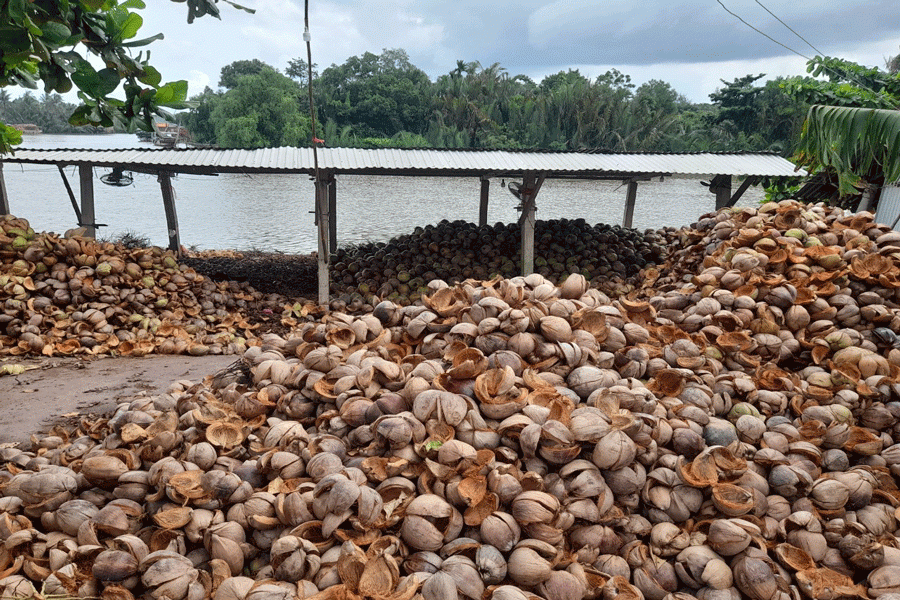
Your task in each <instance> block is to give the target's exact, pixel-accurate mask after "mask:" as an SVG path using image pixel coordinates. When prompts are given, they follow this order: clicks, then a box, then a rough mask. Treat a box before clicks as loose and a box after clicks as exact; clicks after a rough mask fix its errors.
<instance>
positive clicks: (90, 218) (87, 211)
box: [78, 164, 97, 238]
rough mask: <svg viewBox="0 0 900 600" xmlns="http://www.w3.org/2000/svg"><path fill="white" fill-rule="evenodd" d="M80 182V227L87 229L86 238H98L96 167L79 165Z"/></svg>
mask: <svg viewBox="0 0 900 600" xmlns="http://www.w3.org/2000/svg"><path fill="white" fill-rule="evenodd" d="M78 180H79V184H80V185H79V187H80V191H81V221H80V222H79V223H78V225H79V226H81V227H84V228H85V232H84V235H85V237H91V238H95V237H97V227H96V217H95V216H94V166H93V165H90V164H88V165H78Z"/></svg>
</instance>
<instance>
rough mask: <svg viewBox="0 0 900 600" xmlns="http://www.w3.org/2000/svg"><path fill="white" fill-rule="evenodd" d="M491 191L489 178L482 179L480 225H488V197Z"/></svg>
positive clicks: (479, 211)
mask: <svg viewBox="0 0 900 600" xmlns="http://www.w3.org/2000/svg"><path fill="white" fill-rule="evenodd" d="M490 190H491V180H490V179H488V178H487V177H482V178H481V204H480V206H479V207H478V225H479V226H484V225H487V215H488V197H489V194H490Z"/></svg>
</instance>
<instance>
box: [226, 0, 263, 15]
mask: <svg viewBox="0 0 900 600" xmlns="http://www.w3.org/2000/svg"><path fill="white" fill-rule="evenodd" d="M223 1H224V2H225V3H226V4H230V5H231V6H233V7H235V8H237V9H239V10H243V11H246V12H248V13H250V14H251V15H253V14H256V9H253V8H248V7H246V6H241V5H240V4H237V3H236V2H232V1H231V0H223Z"/></svg>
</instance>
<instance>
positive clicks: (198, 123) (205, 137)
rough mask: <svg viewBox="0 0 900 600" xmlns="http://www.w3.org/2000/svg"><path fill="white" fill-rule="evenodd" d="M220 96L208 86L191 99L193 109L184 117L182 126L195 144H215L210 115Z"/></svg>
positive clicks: (214, 130)
mask: <svg viewBox="0 0 900 600" xmlns="http://www.w3.org/2000/svg"><path fill="white" fill-rule="evenodd" d="M221 97H222V94H220V93H218V92H215V91H213V90H212V89H211V88H210V87H209V86H206V88H204V90H203V93H201V94H197V95H195V96H192V97H191V104H192V105H193V107H192V108H191V110H190V111H188V113H187V114H186V116H185V117H184V123H183V125H184V126H185V127H186V128H187V130H188V131H190V132H191V136H192V137H193V139H194V141H195V142H200V143H203V144H215V143H216V128H215V125H214V124H213V121H212V114H213V111H214V110H215V108H216V105H217V104H218V102H219V99H220V98H221Z"/></svg>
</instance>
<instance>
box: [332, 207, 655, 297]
mask: <svg viewBox="0 0 900 600" xmlns="http://www.w3.org/2000/svg"><path fill="white" fill-rule="evenodd" d="M520 248H521V231H520V228H519V225H518V224H517V223H513V224H504V223H497V224H495V225H483V226H478V225H475V224H474V223H469V222H467V221H453V222H450V221H446V220H445V221H441V222H440V223H438V224H437V225H428V226H427V227H424V228H422V227H418V228H416V230H415V231H414V232H412V233H411V234H408V235H402V236H398V237H395V238H393V239H392V240H390V241H388V242H377V243H369V244H362V245H358V246H349V247H343V248H339V249H338V251H337V253H336V254H335V255H334V256H333V257H332V268H331V273H332V293H333V294H335V295H337V296H339V297H341V298H343V299H344V300H345V301H348V302H349V301H352V297H353V296H354V295H359V296H361V297H362V298H363V299H368V298H369V297H370V296H371V295H372V294H375V295H377V296H378V297H379V298H380V299H383V300H391V301H392V302H397V303H400V304H410V303H415V302H417V301H418V300H419V299H420V298H421V297H422V295H423V294H424V293H425V292H426V291H427V284H428V282H429V281H431V280H432V279H440V280H442V281H446V282H448V283H451V284H453V283H457V282H460V281H463V280H465V279H481V280H484V279H490V278H492V277H496V276H502V277H514V276H516V275H518V274H520V273H521V272H522V263H521V250H520ZM665 253H666V245H665V239H664V238H663V237H662V236H661V235H659V234H656V233H652V232H646V233H642V232H640V231H638V230H636V229H631V228H626V227H620V226H618V225H606V224H602V223H601V224H597V225H590V224H588V223H587V222H586V221H585V220H584V219H575V220H569V219H559V220H552V221H538V222H537V223H536V225H535V236H534V272H535V273H537V274H539V275H542V276H543V277H545V278H546V279H547V280H548V281H551V282H553V283H561V282H562V281H563V280H565V278H566V277H568V276H569V275H570V274H571V273H580V274H582V275H583V276H584V277H585V278H586V279H587V280H588V281H589V282H590V284H591V285H592V286H593V287H596V288H599V289H601V290H602V291H603V292H605V293H607V294H610V295H612V296H614V297H617V296H620V295H622V294H627V293H629V292H631V291H633V290H634V288H635V287H636V286H639V285H640V272H641V269H643V268H645V267H647V266H652V265H654V264H656V263H658V262H661V261H662V258H663V257H664V255H665Z"/></svg>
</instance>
